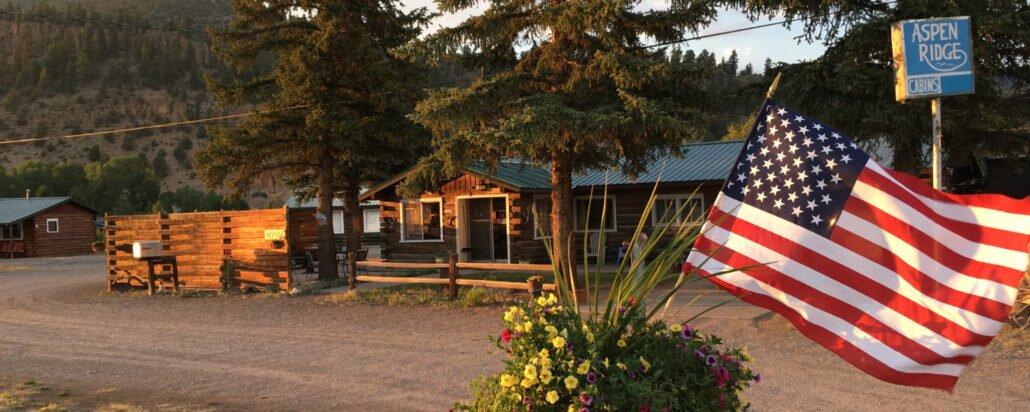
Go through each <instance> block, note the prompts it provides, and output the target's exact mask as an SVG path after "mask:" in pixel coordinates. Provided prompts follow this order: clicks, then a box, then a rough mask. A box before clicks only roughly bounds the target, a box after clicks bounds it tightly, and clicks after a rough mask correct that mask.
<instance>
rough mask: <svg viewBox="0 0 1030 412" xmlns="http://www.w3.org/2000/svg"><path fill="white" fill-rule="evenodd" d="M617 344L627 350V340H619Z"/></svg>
mask: <svg viewBox="0 0 1030 412" xmlns="http://www.w3.org/2000/svg"><path fill="white" fill-rule="evenodd" d="M617 343H618V345H619V347H620V348H625V347H626V340H625V339H619V342H617Z"/></svg>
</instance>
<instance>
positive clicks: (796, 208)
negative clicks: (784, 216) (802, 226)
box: [790, 206, 801, 217]
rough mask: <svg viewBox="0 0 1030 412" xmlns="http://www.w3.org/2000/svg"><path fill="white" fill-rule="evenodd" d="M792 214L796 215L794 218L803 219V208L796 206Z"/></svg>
mask: <svg viewBox="0 0 1030 412" xmlns="http://www.w3.org/2000/svg"><path fill="white" fill-rule="evenodd" d="M790 214H792V215H794V216H797V217H801V208H800V207H797V206H794V207H793V208H792V209H791V211H790Z"/></svg>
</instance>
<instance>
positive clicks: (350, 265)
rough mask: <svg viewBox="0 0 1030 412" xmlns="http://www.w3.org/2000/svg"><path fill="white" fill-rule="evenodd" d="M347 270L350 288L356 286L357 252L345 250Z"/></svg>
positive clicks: (353, 288) (352, 288) (355, 287)
mask: <svg viewBox="0 0 1030 412" xmlns="http://www.w3.org/2000/svg"><path fill="white" fill-rule="evenodd" d="M347 271H348V272H350V278H349V279H348V281H349V283H350V290H355V289H357V288H358V252H347Z"/></svg>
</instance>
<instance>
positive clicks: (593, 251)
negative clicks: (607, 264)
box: [587, 233, 604, 259]
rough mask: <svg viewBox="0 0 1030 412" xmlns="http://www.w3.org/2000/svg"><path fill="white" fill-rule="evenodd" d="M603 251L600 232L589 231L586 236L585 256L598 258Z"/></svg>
mask: <svg viewBox="0 0 1030 412" xmlns="http://www.w3.org/2000/svg"><path fill="white" fill-rule="evenodd" d="M603 251H604V249H603V245H601V234H600V233H591V234H590V236H589V237H588V238H587V258H594V259H600V258H601V253H602V252H603Z"/></svg>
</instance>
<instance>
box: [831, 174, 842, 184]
mask: <svg viewBox="0 0 1030 412" xmlns="http://www.w3.org/2000/svg"><path fill="white" fill-rule="evenodd" d="M841 180H842V179H841V178H840V173H834V174H833V176H831V177H830V184H834V185H835V184H837V183H840V181H841Z"/></svg>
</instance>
